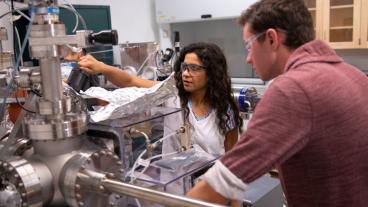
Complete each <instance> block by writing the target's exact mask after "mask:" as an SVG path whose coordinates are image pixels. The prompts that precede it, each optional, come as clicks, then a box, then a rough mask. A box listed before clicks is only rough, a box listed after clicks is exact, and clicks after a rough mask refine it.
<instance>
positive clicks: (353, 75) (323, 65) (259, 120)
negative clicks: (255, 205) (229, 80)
mask: <svg viewBox="0 0 368 207" xmlns="http://www.w3.org/2000/svg"><path fill="white" fill-rule="evenodd" d="M239 22H240V23H241V25H242V26H243V38H244V42H245V46H246V48H247V49H248V52H249V53H248V56H247V59H246V60H247V62H248V63H250V64H252V65H253V66H254V68H255V71H256V72H257V74H258V75H259V76H260V77H261V78H262V79H263V80H271V79H274V81H273V82H272V84H271V85H270V86H269V88H268V89H267V91H266V93H265V94H264V96H263V98H262V100H261V101H260V102H259V104H258V105H257V109H256V111H255V113H254V115H253V118H252V120H251V121H250V123H249V125H248V129H247V131H246V132H245V133H244V134H243V135H242V136H241V138H240V139H239V141H238V143H237V144H236V146H235V147H234V148H233V149H232V150H230V151H229V152H227V153H226V154H225V155H224V156H223V157H222V158H221V159H220V160H219V161H217V162H216V164H215V165H214V167H212V168H211V169H210V170H209V171H208V172H207V173H206V174H205V175H204V176H203V181H201V182H200V183H198V184H197V185H196V186H195V187H194V188H193V189H192V190H191V191H190V192H189V193H188V196H190V197H193V198H197V199H202V200H206V201H210V202H217V203H222V204H224V203H226V202H227V201H228V200H238V201H239V200H242V198H244V194H245V193H246V190H247V183H250V182H252V181H254V180H255V179H257V178H258V177H260V176H262V175H263V174H265V173H266V172H268V171H269V170H271V169H272V168H274V167H276V168H278V170H279V172H280V179H281V182H282V185H283V189H284V193H285V195H286V198H287V202H288V206H289V207H290V206H298V207H303V206H323V207H332V206H333V207H340V206H341V207H343V206H344V207H346V206H354V207H357V206H358V207H359V206H366V205H367V203H368V162H367V161H366V160H365V159H366V158H367V157H368V94H367V93H368V79H367V77H366V76H365V75H364V74H363V73H362V72H361V71H360V70H358V69H356V68H354V67H353V66H351V65H349V64H347V63H345V62H344V61H343V60H342V59H341V58H340V57H338V56H337V55H336V53H335V52H334V51H333V50H332V49H331V48H329V47H328V46H327V45H326V44H325V43H324V42H322V41H319V40H314V30H313V22H312V18H311V15H310V14H309V12H308V10H307V8H306V7H305V5H304V2H303V1H302V0H261V1H259V2H257V3H255V4H254V5H252V6H251V7H250V8H249V9H247V10H246V11H245V12H244V13H243V14H242V15H241V17H240V21H239Z"/></svg>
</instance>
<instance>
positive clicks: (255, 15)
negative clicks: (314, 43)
mask: <svg viewBox="0 0 368 207" xmlns="http://www.w3.org/2000/svg"><path fill="white" fill-rule="evenodd" d="M238 22H239V24H240V25H241V26H244V25H245V24H247V25H248V28H249V30H250V32H252V33H254V34H257V33H260V32H264V31H266V30H267V29H269V28H274V29H280V30H284V31H286V39H285V42H284V44H285V45H286V46H287V47H289V48H292V49H295V48H297V47H299V46H301V45H303V44H305V43H307V42H309V41H311V40H313V39H314V38H315V32H314V28H313V18H312V16H311V14H310V12H309V11H308V8H307V7H306V5H305V3H304V1H303V0H260V1H258V2H256V3H255V4H253V5H252V6H250V7H249V8H248V9H246V10H245V11H243V13H242V14H241V16H240V17H239V19H238ZM262 39H264V38H263V37H262V38H260V40H262Z"/></svg>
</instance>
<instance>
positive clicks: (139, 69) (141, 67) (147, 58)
mask: <svg viewBox="0 0 368 207" xmlns="http://www.w3.org/2000/svg"><path fill="white" fill-rule="evenodd" d="M153 54H156V51H154V52H151V53H150V54H148V55H147V57H146V59H145V60H144V61H143V63H142V64H141V66H140V67H139V68H138V70H137V74H139V73H140V72H141V70H142V69H143V67H144V66H145V65H146V63H147V61H148V60H149V59H150V58H151V56H152V55H153Z"/></svg>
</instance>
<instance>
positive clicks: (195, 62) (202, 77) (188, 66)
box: [181, 53, 207, 93]
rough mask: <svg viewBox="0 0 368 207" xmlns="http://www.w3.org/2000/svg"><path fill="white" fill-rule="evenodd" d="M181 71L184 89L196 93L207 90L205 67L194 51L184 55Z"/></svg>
mask: <svg viewBox="0 0 368 207" xmlns="http://www.w3.org/2000/svg"><path fill="white" fill-rule="evenodd" d="M181 71H182V75H181V77H182V80H183V85H184V89H185V91H187V92H190V93H197V92H200V91H203V92H205V91H206V90H207V75H206V68H205V67H204V65H203V63H202V62H201V61H200V59H199V58H198V56H197V55H196V54H195V53H188V54H186V55H185V58H184V62H183V64H182V66H181Z"/></svg>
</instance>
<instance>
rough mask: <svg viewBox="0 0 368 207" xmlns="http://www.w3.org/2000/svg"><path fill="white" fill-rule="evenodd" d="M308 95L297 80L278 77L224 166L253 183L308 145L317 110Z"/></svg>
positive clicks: (245, 181)
mask: <svg viewBox="0 0 368 207" xmlns="http://www.w3.org/2000/svg"><path fill="white" fill-rule="evenodd" d="M309 100H310V99H309V98H308V93H307V92H306V90H305V89H303V88H302V87H301V86H300V85H299V84H298V83H297V82H295V81H294V80H293V79H290V78H287V77H279V78H277V79H276V80H275V81H274V82H273V83H272V84H271V85H270V87H269V88H268V90H267V91H266V93H265V95H264V96H263V98H262V100H261V101H260V103H259V104H258V106H257V108H256V111H255V113H254V115H253V118H252V120H251V121H250V123H249V125H248V129H247V131H246V132H245V133H244V134H243V135H242V136H241V138H240V139H239V141H238V143H237V144H236V146H235V147H234V148H233V150H231V151H229V152H228V153H226V154H225V155H224V156H223V157H222V158H221V160H220V161H221V162H222V164H223V165H224V166H225V167H226V168H227V169H228V170H229V171H230V172H232V173H233V174H234V175H235V176H236V177H238V178H240V179H241V180H242V181H243V182H244V183H250V182H252V181H253V180H255V179H257V178H258V177H260V176H262V175H263V174H265V173H266V172H268V171H269V170H271V169H272V168H274V167H275V165H277V164H281V163H282V162H283V161H285V160H287V159H288V158H289V157H291V156H292V155H294V154H295V153H296V152H298V151H299V150H300V149H302V148H303V146H305V145H306V144H307V143H308V140H309V139H310V133H311V131H312V128H313V121H312V120H313V109H312V106H311V103H310V101H309Z"/></svg>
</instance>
